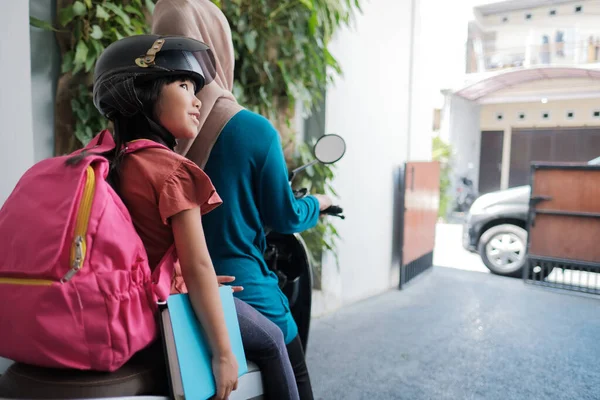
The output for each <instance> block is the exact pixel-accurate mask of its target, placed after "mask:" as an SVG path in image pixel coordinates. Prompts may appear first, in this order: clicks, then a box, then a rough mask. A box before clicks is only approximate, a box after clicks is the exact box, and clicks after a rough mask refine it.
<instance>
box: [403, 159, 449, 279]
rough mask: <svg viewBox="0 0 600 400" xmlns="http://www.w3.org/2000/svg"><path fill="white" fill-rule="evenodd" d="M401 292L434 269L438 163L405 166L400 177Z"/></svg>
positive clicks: (438, 195)
mask: <svg viewBox="0 0 600 400" xmlns="http://www.w3.org/2000/svg"><path fill="white" fill-rule="evenodd" d="M400 178H401V181H400V185H399V186H400V187H399V189H400V199H399V204H398V206H399V209H400V213H399V214H400V241H399V242H400V243H399V246H398V247H399V250H400V255H399V259H400V285H399V286H400V289H402V287H403V286H404V285H406V284H407V283H408V282H409V281H410V280H412V279H414V278H415V277H416V276H417V275H419V274H421V273H422V272H424V271H426V270H427V269H428V268H430V267H431V266H432V265H433V248H434V245H435V225H436V222H437V218H438V208H439V202H440V163H439V162H437V161H433V162H408V163H406V164H405V165H404V169H403V171H402V173H401V175H400Z"/></svg>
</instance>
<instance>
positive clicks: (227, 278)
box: [217, 275, 244, 292]
mask: <svg viewBox="0 0 600 400" xmlns="http://www.w3.org/2000/svg"><path fill="white" fill-rule="evenodd" d="M233 281H235V276H227V275H217V282H218V283H219V286H223V284H224V283H231V282H233ZM230 288H231V289H232V290H233V291H234V292H241V291H242V290H244V287H243V286H230Z"/></svg>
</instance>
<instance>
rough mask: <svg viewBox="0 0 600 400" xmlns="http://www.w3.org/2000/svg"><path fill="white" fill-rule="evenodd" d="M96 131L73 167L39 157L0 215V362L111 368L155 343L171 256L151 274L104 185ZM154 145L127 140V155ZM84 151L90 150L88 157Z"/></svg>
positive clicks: (106, 141)
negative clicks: (158, 311) (5, 360)
mask: <svg viewBox="0 0 600 400" xmlns="http://www.w3.org/2000/svg"><path fill="white" fill-rule="evenodd" d="M114 146H115V143H114V141H113V139H112V136H111V134H110V132H108V131H103V132H101V133H100V134H99V135H98V136H96V138H95V139H94V140H92V142H90V144H89V145H88V146H86V148H85V149H84V150H86V151H88V152H90V155H88V156H87V157H85V158H83V160H81V161H80V162H79V163H78V164H76V165H67V164H66V163H65V161H66V160H67V159H68V158H69V157H72V156H73V155H75V154H78V153H79V152H81V150H79V151H77V152H75V153H73V154H71V155H69V156H63V157H55V158H49V159H46V160H43V161H41V162H39V163H37V164H35V165H34V166H33V167H31V168H30V169H29V170H28V171H27V172H26V173H25V174H24V175H23V176H22V177H21V179H20V181H19V183H18V184H17V186H16V187H15V189H14V190H13V192H12V194H11V195H10V197H9V198H8V199H7V200H6V202H5V204H4V205H3V207H2V209H1V210H0V237H1V238H2V240H1V241H0V305H1V307H0V356H2V357H6V358H9V359H12V360H15V361H18V362H23V363H28V364H33V365H39V366H46V367H62V368H76V369H93V370H99V371H114V370H116V369H118V368H119V367H120V366H122V365H123V364H124V363H125V362H127V361H128V360H129V359H130V358H131V356H133V354H134V353H136V352H137V351H139V350H141V349H143V348H144V347H146V346H147V345H148V344H150V343H151V342H152V341H153V340H154V339H155V338H156V337H157V323H156V320H155V315H156V313H155V311H156V310H157V307H156V303H157V300H159V299H160V300H166V298H167V296H168V295H169V290H170V286H171V278H172V276H173V267H174V264H175V261H176V258H175V257H176V256H175V252H174V251H173V250H171V251H169V252H168V254H167V255H165V257H164V258H163V260H162V261H161V263H160V265H159V266H158V267H157V268H156V269H155V271H154V273H152V274H151V272H150V267H149V265H148V258H147V255H146V251H145V249H144V246H143V244H142V241H141V239H140V237H139V236H138V235H137V233H136V231H135V228H134V226H133V223H132V221H131V217H130V215H129V212H128V211H127V209H126V208H125V205H124V204H123V202H122V201H121V199H120V198H119V196H118V195H117V194H116V193H115V191H114V190H113V189H112V187H111V186H110V185H109V184H108V183H107V182H106V177H107V174H108V168H109V164H108V161H107V159H106V158H104V157H102V156H101V155H98V154H96V153H103V152H106V151H109V150H111V149H114ZM150 147H162V146H161V145H160V144H158V143H154V142H152V141H148V140H140V141H135V142H132V143H130V144H129V145H128V148H127V150H126V151H127V152H133V151H136V150H140V149H143V148H150ZM92 153H93V154H92Z"/></svg>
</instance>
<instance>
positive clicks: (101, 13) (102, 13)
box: [96, 4, 110, 21]
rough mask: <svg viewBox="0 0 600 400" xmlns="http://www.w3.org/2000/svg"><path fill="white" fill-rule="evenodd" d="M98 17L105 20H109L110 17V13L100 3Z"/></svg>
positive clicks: (97, 8) (97, 10)
mask: <svg viewBox="0 0 600 400" xmlns="http://www.w3.org/2000/svg"><path fill="white" fill-rule="evenodd" d="M96 18H98V19H103V20H105V21H108V20H109V19H110V15H109V14H108V13H107V12H106V10H105V9H104V8H103V7H102V6H101V5H100V4H98V5H97V6H96Z"/></svg>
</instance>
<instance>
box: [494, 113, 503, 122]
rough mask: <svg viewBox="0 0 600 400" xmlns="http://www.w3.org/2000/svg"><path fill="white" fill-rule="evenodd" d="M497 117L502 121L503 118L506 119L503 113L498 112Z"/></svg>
mask: <svg viewBox="0 0 600 400" xmlns="http://www.w3.org/2000/svg"><path fill="white" fill-rule="evenodd" d="M496 119H497V120H498V121H502V120H503V119H504V115H502V113H497V114H496Z"/></svg>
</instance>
